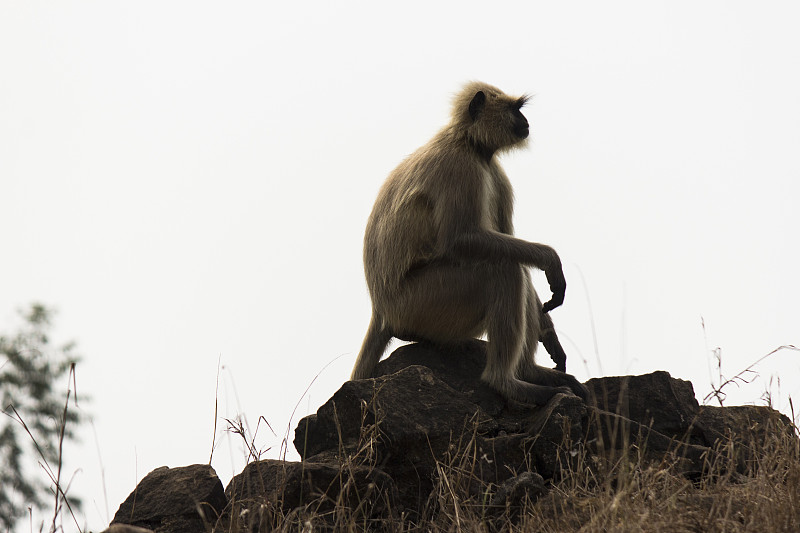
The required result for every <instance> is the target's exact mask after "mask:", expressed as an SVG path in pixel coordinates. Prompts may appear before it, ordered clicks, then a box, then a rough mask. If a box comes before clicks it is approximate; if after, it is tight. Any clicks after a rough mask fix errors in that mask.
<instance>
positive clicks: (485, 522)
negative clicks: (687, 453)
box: [216, 427, 800, 533]
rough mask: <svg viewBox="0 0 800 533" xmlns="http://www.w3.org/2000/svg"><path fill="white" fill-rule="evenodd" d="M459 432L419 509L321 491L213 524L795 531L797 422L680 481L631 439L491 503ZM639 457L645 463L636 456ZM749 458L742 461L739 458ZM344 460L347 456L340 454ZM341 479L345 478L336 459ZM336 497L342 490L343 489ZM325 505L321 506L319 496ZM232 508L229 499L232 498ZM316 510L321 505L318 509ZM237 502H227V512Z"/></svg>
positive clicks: (723, 450)
mask: <svg viewBox="0 0 800 533" xmlns="http://www.w3.org/2000/svg"><path fill="white" fill-rule="evenodd" d="M473 445H474V440H473V439H471V438H470V436H467V437H466V438H464V439H462V441H461V442H460V443H459V449H458V450H457V451H455V452H454V453H453V455H452V457H449V458H444V459H443V461H442V462H441V463H440V464H439V465H438V467H437V473H436V476H435V477H436V479H435V482H434V490H433V492H432V493H431V496H430V498H429V499H428V501H427V504H426V505H425V507H424V509H423V511H422V513H421V514H419V515H415V516H410V515H407V514H401V513H395V515H394V516H393V517H392V518H384V519H374V518H372V519H370V518H367V517H365V515H364V514H363V513H361V512H359V509H357V508H354V507H353V504H352V494H350V499H349V502H350V503H349V505H347V504H345V502H344V500H343V498H341V499H339V500H337V501H331V499H330V497H327V498H322V499H320V500H318V501H315V502H312V503H309V504H308V505H306V506H305V507H304V508H302V509H294V510H291V511H290V512H288V513H287V514H283V513H281V512H280V510H277V509H274V508H271V507H269V506H263V507H262V509H261V510H260V511H253V510H251V511H250V512H259V513H260V514H261V515H262V517H263V521H262V522H261V524H260V525H256V524H257V523H258V521H255V522H256V524H254V522H253V521H252V520H250V521H249V527H248V528H245V527H244V525H245V524H244V521H240V520H234V523H233V524H232V523H231V522H228V523H227V525H226V526H222V524H221V523H218V524H217V528H216V531H230V532H234V531H236V532H239V531H251V532H255V531H259V532H260V531H276V530H277V531H303V532H311V531H364V530H377V531H397V532H403V531H419V530H425V531H431V532H454V531H457V532H461V531H464V532H467V531H469V532H472V531H488V532H496V531H509V532H511V531H514V532H547V533H558V532H570V533H572V532H587V533H588V532H620V533H623V532H649V531H653V532H660V533H661V532H686V531H697V532H711V533H713V532H726V533H729V532H739V531H741V532H745V531H746V532H762V531H763V532H770V533H773V532H784V531H785V532H797V531H800V440H798V434H797V428H796V427H794V428H792V430H791V431H786V430H785V428H784V430H783V431H781V430H780V429H778V428H777V427H776V428H775V430H774V431H770V432H767V435H766V436H765V437H764V439H763V441H761V442H754V441H751V442H747V443H742V442H739V441H736V440H730V441H727V442H720V443H718V445H717V449H716V450H715V452H716V453H714V454H709V457H707V459H706V465H705V471H704V473H703V475H702V476H694V477H693V479H689V478H687V477H686V476H685V475H684V474H683V472H684V469H683V468H682V464H683V463H682V462H681V460H680V458H679V457H672V456H667V457H665V458H664V460H662V461H660V462H653V460H652V455H651V454H650V455H648V454H645V453H643V450H640V449H638V448H637V447H636V446H626V447H623V449H627V450H629V453H627V454H622V455H621V454H620V452H619V451H614V450H610V451H606V452H603V451H598V450H595V451H594V452H593V453H592V454H589V453H580V454H578V455H577V456H575V454H574V450H575V448H574V447H573V446H571V445H569V443H565V446H564V450H565V453H567V452H566V451H567V450H572V451H571V453H570V461H568V462H567V463H568V466H567V467H566V469H565V470H562V472H561V475H560V476H559V479H557V480H553V481H551V482H549V483H548V484H547V487H546V489H547V490H546V492H545V494H544V495H542V496H540V497H534V500H535V501H531V500H530V499H528V498H527V497H523V498H522V499H521V500H519V501H517V502H515V504H514V505H506V507H505V508H498V507H493V506H492V505H491V497H492V494H493V493H494V492H495V490H496V488H497V487H494V486H486V485H484V484H481V483H480V481H479V480H478V479H477V477H476V476H475V475H474V474H473V468H472V467H473V465H474V462H475V453H474V452H475V450H474V446H473ZM646 455H647V456H648V457H649V459H648V460H646V459H645V458H644V457H645V456H646ZM743 455H744V456H746V457H748V458H749V459H748V461H747V462H745V463H743V462H742V459H741V458H742V456H743ZM348 461H350V460H348ZM342 466H343V467H344V468H343V469H342V471H343V472H345V474H343V475H342V476H341V479H339V480H337V481H336V483H339V484H340V485H341V486H347V485H350V486H352V485H354V480H353V479H348V474H347V472H349V471H352V470H351V469H350V468H348V467H349V466H352V464H351V462H348V463H347V464H343V465H342ZM342 494H344V492H342ZM322 500H325V501H324V505H322V503H323V501H322ZM234 507H236V504H235V502H234ZM322 508H325V509H326V511H325V512H324V513H323V512H319V511H320V510H321V509H322ZM239 511H241V509H236V512H235V513H234V516H236V515H237V514H238V512H239Z"/></svg>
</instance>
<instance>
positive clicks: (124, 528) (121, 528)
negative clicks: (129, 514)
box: [102, 524, 153, 533]
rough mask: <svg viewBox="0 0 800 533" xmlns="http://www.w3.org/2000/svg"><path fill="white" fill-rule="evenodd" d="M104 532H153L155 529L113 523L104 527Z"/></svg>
mask: <svg viewBox="0 0 800 533" xmlns="http://www.w3.org/2000/svg"><path fill="white" fill-rule="evenodd" d="M102 533H153V530H152V529H145V528H143V527H136V526H129V525H127V524H112V525H110V526H108V527H107V528H106V529H104V530H103V532H102Z"/></svg>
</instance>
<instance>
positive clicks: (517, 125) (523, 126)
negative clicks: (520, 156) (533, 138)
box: [511, 101, 529, 139]
mask: <svg viewBox="0 0 800 533" xmlns="http://www.w3.org/2000/svg"><path fill="white" fill-rule="evenodd" d="M523 105H525V102H524V101H522V102H515V103H514V105H513V106H512V109H511V120H512V126H511V131H513V132H514V136H515V137H518V138H519V139H527V138H528V133H529V129H528V119H526V118H525V115H523V114H522V106H523Z"/></svg>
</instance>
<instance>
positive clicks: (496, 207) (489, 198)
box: [480, 176, 502, 231]
mask: <svg viewBox="0 0 800 533" xmlns="http://www.w3.org/2000/svg"><path fill="white" fill-rule="evenodd" d="M501 202H502V199H501V195H500V189H499V187H498V186H497V183H496V182H495V180H494V179H492V177H491V176H487V177H486V179H484V180H483V190H482V198H481V213H480V217H481V220H480V224H481V228H483V229H486V230H492V231H500V212H501Z"/></svg>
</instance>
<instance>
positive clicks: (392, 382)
mask: <svg viewBox="0 0 800 533" xmlns="http://www.w3.org/2000/svg"><path fill="white" fill-rule="evenodd" d="M496 429H497V423H496V422H495V421H494V420H492V419H491V417H489V416H488V415H487V414H486V413H484V412H483V410H482V409H481V408H480V407H479V406H477V405H475V404H474V403H472V402H471V401H470V400H469V399H468V398H467V397H466V396H465V395H464V394H462V393H460V392H458V391H456V390H454V389H453V388H451V387H450V386H449V385H447V383H445V382H443V381H441V380H439V379H438V378H437V377H436V376H435V375H434V373H433V371H431V369H429V368H427V367H423V366H409V367H407V368H404V369H402V370H400V371H398V372H396V373H394V374H391V375H389V376H383V377H380V378H375V379H366V380H359V381H349V382H347V383H345V384H344V385H342V387H341V388H340V389H339V390H338V391H337V392H336V393H335V394H334V395H333V397H332V398H331V399H330V400H328V402H326V403H325V404H324V405H323V406H322V407H320V408H319V410H318V411H317V413H316V415H311V416H310V417H306V418H304V419H303V420H301V421H300V423H299V424H298V426H297V430H296V431H295V439H294V445H295V448H296V449H297V451H298V452H299V453H300V455H301V457H303V458H304V459H307V458H309V457H313V456H314V455H317V454H319V453H321V452H326V451H335V452H338V451H339V450H344V451H346V452H347V453H349V454H351V455H353V456H359V454H360V457H359V458H358V459H356V462H357V464H358V463H361V464H369V465H376V466H378V467H379V468H381V469H382V470H384V471H385V472H386V473H388V474H389V475H390V476H391V477H392V478H393V479H394V480H395V482H396V483H397V485H398V488H400V497H401V500H402V501H403V502H405V503H406V504H407V505H411V506H412V507H416V506H418V505H419V503H420V502H422V501H424V500H425V498H427V495H428V492H429V491H430V487H431V477H432V475H433V474H434V472H435V471H436V464H437V460H441V459H442V458H444V457H446V456H447V454H448V452H449V451H450V450H451V448H455V445H456V443H458V442H459V440H460V439H461V437H462V435H464V434H465V432H466V433H471V432H473V431H474V432H476V433H477V434H484V433H493V432H495V431H496ZM359 450H366V451H368V452H369V453H368V454H366V455H365V454H363V453H360V452H359Z"/></svg>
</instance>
